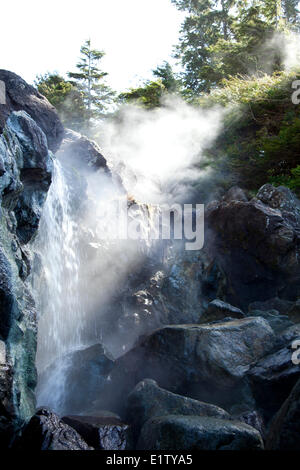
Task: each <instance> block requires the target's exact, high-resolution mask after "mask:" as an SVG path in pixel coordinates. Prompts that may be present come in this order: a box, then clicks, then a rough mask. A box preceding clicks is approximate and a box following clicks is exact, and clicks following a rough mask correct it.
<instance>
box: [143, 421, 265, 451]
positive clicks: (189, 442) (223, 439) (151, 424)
mask: <svg viewBox="0 0 300 470" xmlns="http://www.w3.org/2000/svg"><path fill="white" fill-rule="evenodd" d="M263 447H264V446H263V442H262V438H261V436H260V433H259V432H258V431H257V430H256V429H254V428H252V427H250V426H248V425H247V424H244V423H240V422H237V421H227V420H222V419H217V418H204V417H199V416H174V415H169V416H162V417H157V418H152V419H150V420H149V421H147V422H146V424H145V425H144V426H143V428H142V431H141V435H140V439H139V442H138V449H144V450H172V451H174V450H185V451H195V450H261V449H263Z"/></svg>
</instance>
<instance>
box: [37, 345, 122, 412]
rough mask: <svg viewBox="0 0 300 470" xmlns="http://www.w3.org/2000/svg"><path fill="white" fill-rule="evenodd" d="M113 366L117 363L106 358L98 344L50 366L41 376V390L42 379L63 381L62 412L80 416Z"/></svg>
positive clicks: (94, 398) (102, 385) (95, 397)
mask: <svg viewBox="0 0 300 470" xmlns="http://www.w3.org/2000/svg"><path fill="white" fill-rule="evenodd" d="M113 365H114V360H113V359H112V357H110V356H108V355H107V353H106V351H105V350H104V348H103V346H102V345H101V344H95V345H93V346H90V347H89V348H86V349H82V350H78V351H75V352H73V353H69V354H67V355H66V356H65V357H63V358H61V359H58V360H57V362H55V363H54V364H52V365H50V366H49V367H48V368H47V369H46V370H45V371H44V372H43V374H42V375H41V377H40V380H39V387H41V389H42V388H43V380H45V381H47V380H49V377H50V378H51V377H52V380H54V381H55V380H64V382H63V384H62V386H63V387H64V393H63V398H62V400H61V402H60V408H59V411H63V412H64V413H68V414H76V413H81V412H82V410H85V409H87V408H88V406H89V405H90V404H91V403H93V402H94V401H95V400H96V399H97V398H98V396H99V394H101V392H102V391H103V389H104V386H105V384H106V383H107V379H108V375H109V373H110V371H111V369H112V368H113ZM61 370H62V371H64V372H63V376H61V375H60V371H61ZM40 400H42V395H41V394H40Z"/></svg>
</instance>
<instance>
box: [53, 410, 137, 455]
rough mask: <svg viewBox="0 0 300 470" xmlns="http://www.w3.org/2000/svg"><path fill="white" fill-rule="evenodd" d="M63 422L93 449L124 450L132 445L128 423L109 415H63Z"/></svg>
mask: <svg viewBox="0 0 300 470" xmlns="http://www.w3.org/2000/svg"><path fill="white" fill-rule="evenodd" d="M62 420H63V422H64V423H66V424H68V425H69V426H71V427H72V428H74V429H75V430H76V431H77V432H78V433H79V434H80V435H81V436H82V437H83V439H84V440H85V441H86V442H87V443H88V445H90V446H92V447H93V448H94V449H98V450H125V449H126V448H129V447H130V445H132V442H131V440H132V438H131V430H130V427H129V426H128V424H125V423H122V421H121V420H119V419H117V418H114V417H109V416H65V417H64V418H62Z"/></svg>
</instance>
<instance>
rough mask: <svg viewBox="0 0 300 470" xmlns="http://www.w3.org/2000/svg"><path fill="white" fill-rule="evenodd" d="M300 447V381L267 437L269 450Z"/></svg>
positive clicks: (276, 416) (277, 415) (273, 421)
mask: <svg viewBox="0 0 300 470" xmlns="http://www.w3.org/2000/svg"><path fill="white" fill-rule="evenodd" d="M299 447H300V380H298V382H297V383H296V385H295V386H294V388H293V389H292V391H291V393H290V395H289V397H288V398H287V399H286V401H285V402H284V403H283V405H282V407H281V408H280V410H279V411H278V413H277V414H276V415H275V417H274V419H273V420H272V423H271V425H270V430H269V433H268V436H267V442H266V448H267V449H268V450H299Z"/></svg>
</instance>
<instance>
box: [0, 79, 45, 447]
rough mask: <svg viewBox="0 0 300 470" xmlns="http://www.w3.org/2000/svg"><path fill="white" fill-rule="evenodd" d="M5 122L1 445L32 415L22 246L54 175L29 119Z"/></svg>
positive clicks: (0, 183) (0, 154)
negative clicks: (3, 343) (3, 355)
mask: <svg viewBox="0 0 300 470" xmlns="http://www.w3.org/2000/svg"><path fill="white" fill-rule="evenodd" d="M0 75H1V73H0ZM18 83H19V82H18ZM19 84H20V83H19ZM19 91H20V90H19ZM3 109H4V108H3V107H1V106H0V116H2V117H3V115H2V111H3ZM0 120H1V117H0ZM5 121H6V125H5V127H4V129H3V132H2V135H0V162H1V164H0V170H1V171H0V203H1V210H0V339H1V340H2V341H4V342H5V348H6V363H5V364H4V365H3V364H1V366H0V368H1V372H0V375H1V379H0V381H1V386H0V388H1V393H0V441H1V442H7V441H9V440H10V439H11V438H12V432H15V431H16V428H17V427H18V426H20V425H21V424H22V422H23V421H24V420H25V419H28V418H29V416H30V415H32V414H33V413H34V410H35V396H34V392H33V391H34V388H35V386H36V380H37V374H36V369H35V351H36V334H37V331H36V328H37V325H36V323H37V321H36V309H35V303H34V300H33V298H32V295H31V292H30V290H29V288H28V286H27V285H26V280H27V278H28V276H29V274H30V269H31V256H30V253H29V250H28V249H26V248H25V246H24V244H26V243H28V242H29V241H30V240H31V239H32V237H33V236H34V235H35V233H36V231H37V228H38V223H39V219H40V216H41V211H42V207H43V204H44V201H45V199H46V195H47V191H48V188H49V185H50V182H51V172H52V155H51V152H49V150H48V146H47V140H46V137H45V135H44V133H43V131H42V130H41V129H40V128H39V127H38V125H37V124H36V123H35V122H34V121H33V119H32V118H31V117H30V116H29V115H28V114H27V113H26V112H24V111H18V112H13V113H11V114H10V116H9V117H7V116H6V117H5Z"/></svg>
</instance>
